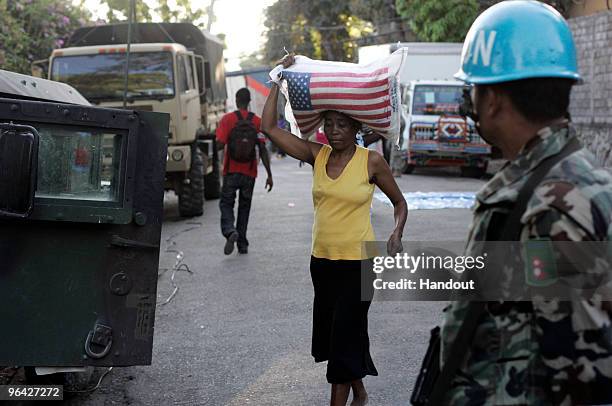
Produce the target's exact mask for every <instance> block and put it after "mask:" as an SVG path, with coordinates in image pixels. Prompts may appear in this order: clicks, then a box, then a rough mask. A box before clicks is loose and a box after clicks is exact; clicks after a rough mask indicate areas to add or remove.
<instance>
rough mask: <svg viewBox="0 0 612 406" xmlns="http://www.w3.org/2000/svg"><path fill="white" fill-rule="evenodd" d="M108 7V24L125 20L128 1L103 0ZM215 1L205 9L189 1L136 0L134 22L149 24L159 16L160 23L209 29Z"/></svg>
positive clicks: (212, 19)
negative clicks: (189, 24) (182, 24)
mask: <svg viewBox="0 0 612 406" xmlns="http://www.w3.org/2000/svg"><path fill="white" fill-rule="evenodd" d="M104 2H105V3H106V5H107V6H108V9H109V10H108V13H107V19H108V22H111V23H114V22H119V21H125V20H127V15H128V7H129V4H130V0H104ZM215 2H216V0H209V3H208V6H207V7H206V9H204V8H201V7H194V6H193V5H192V3H194V2H193V1H191V0H173V1H169V0H157V2H156V3H157V5H153V3H152V2H146V1H144V0H136V21H137V22H150V21H153V19H154V17H157V16H159V18H160V19H161V21H162V22H165V23H178V22H181V23H182V22H188V23H192V24H194V25H196V26H198V27H200V28H205V27H206V28H207V29H208V30H209V31H210V27H211V25H212V23H213V22H214V18H215V17H214V5H215Z"/></svg>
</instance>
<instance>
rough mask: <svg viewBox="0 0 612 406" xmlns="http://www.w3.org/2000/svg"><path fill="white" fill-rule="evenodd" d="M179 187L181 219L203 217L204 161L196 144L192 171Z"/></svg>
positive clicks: (192, 156) (193, 150) (192, 159)
mask: <svg viewBox="0 0 612 406" xmlns="http://www.w3.org/2000/svg"><path fill="white" fill-rule="evenodd" d="M186 180H187V181H188V182H186V183H185V182H183V183H181V184H180V186H179V193H178V200H179V214H180V215H181V217H195V216H201V215H202V213H204V161H203V159H202V151H200V148H198V147H197V146H196V145H195V144H194V145H193V146H192V148H191V169H190V170H189V173H188V174H187V178H186Z"/></svg>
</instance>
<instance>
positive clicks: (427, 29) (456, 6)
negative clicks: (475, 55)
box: [395, 0, 574, 42]
mask: <svg viewBox="0 0 612 406" xmlns="http://www.w3.org/2000/svg"><path fill="white" fill-rule="evenodd" d="M499 1H500V0H447V1H440V0H396V2H395V5H396V8H397V12H398V13H399V15H400V16H402V17H403V18H405V19H407V20H408V21H409V22H410V27H411V28H412V30H413V31H414V32H415V34H416V35H417V36H418V37H419V38H420V39H421V40H423V41H431V42H462V41H463V40H464V38H465V35H466V34H467V32H468V30H469V28H470V26H471V25H472V23H473V22H474V20H475V19H476V17H478V15H479V14H480V13H482V12H483V11H484V10H486V9H487V8H489V7H490V6H492V5H493V4H495V3H499ZM572 1H574V0H545V1H543V3H547V4H550V5H551V6H553V7H555V8H556V9H557V10H559V12H560V13H561V14H564V15H566V13H567V12H568V11H569V8H570V6H571V4H572Z"/></svg>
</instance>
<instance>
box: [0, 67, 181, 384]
mask: <svg viewBox="0 0 612 406" xmlns="http://www.w3.org/2000/svg"><path fill="white" fill-rule="evenodd" d="M168 125H169V116H168V114H162V113H153V112H148V111H135V110H117V109H107V108H100V107H96V106H92V105H90V103H88V102H87V100H86V99H85V98H84V97H83V96H82V95H80V94H79V92H78V91H76V90H75V89H74V88H72V87H70V86H69V85H66V84H64V83H58V82H53V81H49V80H45V79H41V78H34V77H31V76H26V75H20V74H16V73H12V72H7V71H3V70H0V309H2V310H1V313H2V318H1V320H2V334H0V365H4V366H12V365H21V366H26V367H33V368H28V370H29V371H32V369H34V368H35V369H36V372H35V373H34V372H33V371H32V373H31V374H29V375H30V376H29V377H30V378H37V379H42V377H41V376H39V375H45V376H47V374H49V375H48V376H49V379H50V380H51V381H52V382H58V380H57V379H56V378H58V377H61V376H62V375H63V374H58V373H59V372H71V373H73V372H86V371H87V370H86V368H87V369H91V368H92V367H111V366H127V365H149V364H150V363H151V354H152V346H153V331H154V320H155V308H156V292H157V279H158V268H159V251H160V246H159V244H160V238H161V228H162V218H163V197H164V188H163V184H164V173H165V166H166V157H167V140H166V137H167V134H168ZM43 367H44V368H43ZM2 369H3V368H2V367H0V370H2ZM73 375H76V374H73ZM51 376H53V377H54V378H53V379H51ZM0 382H1V381H0ZM32 382H36V381H34V380H32ZM59 382H63V381H62V380H61V379H60V380H59Z"/></svg>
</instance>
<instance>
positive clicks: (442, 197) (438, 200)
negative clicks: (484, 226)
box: [374, 192, 476, 210]
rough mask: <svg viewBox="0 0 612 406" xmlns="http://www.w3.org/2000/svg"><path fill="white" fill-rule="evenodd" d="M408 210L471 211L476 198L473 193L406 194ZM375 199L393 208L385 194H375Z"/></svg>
mask: <svg viewBox="0 0 612 406" xmlns="http://www.w3.org/2000/svg"><path fill="white" fill-rule="evenodd" d="M403 195H404V198H405V199H406V201H407V202H408V210H431V209H469V208H470V207H472V205H473V204H474V200H475V198H476V196H475V193H473V192H410V193H408V192H406V193H403ZM374 197H375V198H376V199H377V200H379V201H381V202H383V203H385V204H387V205H389V206H391V205H392V204H391V201H390V200H389V199H388V198H387V196H385V194H384V193H381V192H377V193H374Z"/></svg>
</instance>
